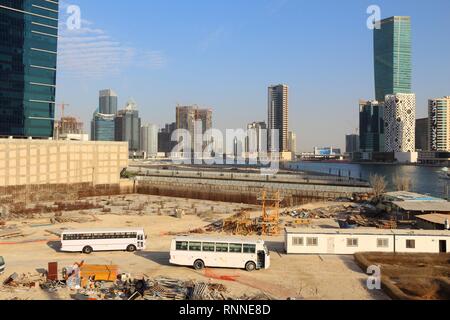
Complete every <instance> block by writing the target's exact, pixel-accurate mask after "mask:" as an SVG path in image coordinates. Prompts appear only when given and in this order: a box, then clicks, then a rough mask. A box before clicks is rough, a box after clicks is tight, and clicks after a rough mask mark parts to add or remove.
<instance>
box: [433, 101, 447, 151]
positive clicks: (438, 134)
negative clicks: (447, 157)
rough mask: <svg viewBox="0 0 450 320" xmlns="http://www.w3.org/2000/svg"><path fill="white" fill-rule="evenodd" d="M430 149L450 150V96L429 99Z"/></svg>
mask: <svg viewBox="0 0 450 320" xmlns="http://www.w3.org/2000/svg"><path fill="white" fill-rule="evenodd" d="M428 130H429V133H428V138H429V140H428V141H429V144H430V145H429V149H430V151H450V96H447V97H444V98H440V99H431V100H429V101H428Z"/></svg>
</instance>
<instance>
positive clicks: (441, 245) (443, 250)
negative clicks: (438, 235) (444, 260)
mask: <svg viewBox="0 0 450 320" xmlns="http://www.w3.org/2000/svg"><path fill="white" fill-rule="evenodd" d="M439 252H440V253H447V240H440V241H439Z"/></svg>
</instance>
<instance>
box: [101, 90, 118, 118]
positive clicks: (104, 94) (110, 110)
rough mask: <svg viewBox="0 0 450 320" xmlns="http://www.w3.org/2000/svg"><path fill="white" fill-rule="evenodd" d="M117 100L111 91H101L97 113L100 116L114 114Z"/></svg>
mask: <svg viewBox="0 0 450 320" xmlns="http://www.w3.org/2000/svg"><path fill="white" fill-rule="evenodd" d="M117 100H118V97H117V94H116V93H115V92H114V91H112V90H111V89H106V90H101V91H100V94H99V109H100V110H99V112H100V113H102V114H116V113H117Z"/></svg>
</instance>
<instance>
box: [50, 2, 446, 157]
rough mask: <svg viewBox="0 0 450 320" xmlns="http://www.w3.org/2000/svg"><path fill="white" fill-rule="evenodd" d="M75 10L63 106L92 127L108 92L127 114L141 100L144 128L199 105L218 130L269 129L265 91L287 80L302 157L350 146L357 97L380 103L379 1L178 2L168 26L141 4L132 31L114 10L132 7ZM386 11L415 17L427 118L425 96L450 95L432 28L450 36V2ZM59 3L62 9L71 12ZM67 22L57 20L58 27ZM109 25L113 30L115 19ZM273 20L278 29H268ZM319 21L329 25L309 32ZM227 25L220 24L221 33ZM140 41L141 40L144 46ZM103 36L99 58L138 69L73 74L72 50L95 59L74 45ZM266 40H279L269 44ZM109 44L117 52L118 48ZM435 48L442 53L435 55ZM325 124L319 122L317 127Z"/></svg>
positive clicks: (63, 68)
mask: <svg viewBox="0 0 450 320" xmlns="http://www.w3.org/2000/svg"><path fill="white" fill-rule="evenodd" d="M64 3H66V4H67V2H66V1H64ZM324 3H327V4H329V7H328V6H326V5H325V6H324V5H323V4H324ZM71 4H77V5H79V6H80V8H81V13H82V19H83V20H88V21H90V22H87V23H86V22H85V23H83V25H82V27H84V28H85V29H82V32H80V34H78V36H77V37H75V38H81V39H78V40H77V41H78V42H76V41H75V43H74V42H73V41H72V46H68V44H67V43H70V41H69V40H70V39H71V38H72V37H74V35H69V36H67V34H65V33H66V31H64V30H62V31H60V33H61V35H62V38H63V41H62V42H61V46H60V51H62V54H61V55H62V56H63V59H60V60H59V67H60V69H59V71H60V72H59V74H58V82H57V86H58V87H57V102H58V103H60V102H62V101H64V102H66V103H69V104H70V107H69V108H68V109H67V110H66V113H67V114H70V115H75V116H79V117H80V118H81V119H82V120H83V122H84V123H85V129H86V131H88V130H87V124H88V123H89V120H90V117H91V116H92V112H93V111H94V110H95V108H96V107H97V105H96V104H97V103H98V102H97V101H98V91H99V90H101V89H105V88H111V89H113V90H115V91H116V92H117V94H118V95H119V108H122V107H123V106H124V105H125V102H126V101H127V100H128V99H129V98H130V97H133V98H134V99H135V100H136V101H137V104H138V107H139V111H140V113H141V117H142V119H143V120H144V122H146V123H154V124H157V125H159V126H161V127H162V126H164V124H165V123H170V122H173V121H174V118H175V107H176V104H177V103H180V104H197V105H199V106H201V107H206V108H209V107H212V108H213V109H214V120H215V121H214V125H215V127H217V128H219V129H225V128H237V127H242V128H245V126H246V124H248V123H251V122H254V121H262V120H263V121H267V119H266V118H267V115H266V112H267V111H266V106H267V96H266V90H267V87H268V86H270V85H272V84H277V83H286V84H287V85H289V87H290V125H289V128H290V130H292V131H294V132H295V133H296V134H297V140H298V143H297V144H298V149H299V151H311V150H312V148H313V147H314V146H328V145H332V146H334V147H340V148H342V149H343V148H344V144H345V135H346V134H350V133H354V132H355V130H356V128H357V127H358V111H359V110H358V101H359V99H373V98H374V74H373V45H372V42H373V31H372V30H369V29H367V27H366V20H367V18H368V17H369V15H368V14H367V13H366V10H367V7H368V6H369V5H370V4H372V3H370V2H369V1H358V2H357V1H350V2H349V3H343V4H339V5H336V4H334V3H331V2H330V1H322V2H321V3H320V5H319V4H311V3H305V2H302V1H297V2H295V1H282V2H279V1H250V2H245V3H238V4H236V2H232V3H231V4H224V3H217V4H213V3H205V2H197V3H195V4H192V5H191V7H190V8H188V7H187V6H186V4H183V3H177V4H176V6H177V9H183V10H175V11H176V12H173V14H174V15H175V16H174V17H171V18H170V19H169V20H167V19H168V18H167V15H168V14H169V13H170V11H171V10H169V9H170V6H169V5H167V4H164V3H161V2H159V1H152V2H151V3H143V4H142V9H143V10H140V11H142V12H144V11H146V10H144V9H146V8H147V9H149V8H151V10H148V12H149V15H150V16H151V17H150V18H148V19H143V13H140V12H137V13H135V14H136V19H133V23H127V22H129V20H127V19H122V21H123V22H120V21H121V20H120V19H117V17H118V13H119V12H123V10H125V9H123V10H121V7H122V5H121V4H112V5H111V4H110V5H109V6H108V7H105V6H102V1H101V0H99V1H97V2H95V3H89V2H87V1H84V0H79V1H71ZM378 4H379V5H380V7H381V10H382V11H381V15H382V16H381V18H386V17H389V16H392V15H411V16H412V36H413V92H415V93H416V94H417V101H418V104H417V109H418V112H417V117H418V118H422V117H425V116H426V114H427V105H428V99H429V98H434V97H441V96H445V95H448V94H449V93H448V92H449V91H450V79H449V77H448V76H446V75H447V74H449V71H450V61H449V60H448V59H447V58H446V57H445V52H448V50H447V49H446V48H448V47H449V46H450V44H448V43H444V42H435V41H432V39H430V38H429V37H428V36H427V35H428V34H429V33H430V32H432V33H433V34H435V35H438V34H439V32H444V33H443V34H445V30H448V29H449V24H450V23H449V22H448V20H446V19H444V18H443V17H444V16H445V14H444V12H445V10H446V9H448V8H450V5H449V4H448V3H447V2H444V1H436V4H434V5H433V8H432V10H431V8H428V7H427V6H426V4H417V5H415V6H414V8H411V7H410V6H408V4H407V2H406V1H397V2H396V3H394V4H391V3H388V2H387V1H378ZM61 7H62V10H65V9H64V8H65V6H64V5H63V6H61ZM231 7H233V8H234V9H233V10H231V9H232V8H231ZM319 7H320V10H319ZM98 8H103V9H106V10H107V11H105V10H103V11H101V10H97V9H98ZM324 8H329V9H330V10H325V11H324ZM200 9H201V10H200ZM238 9H239V10H238ZM196 10H200V12H196ZM447 11H448V10H447ZM180 12H181V13H180ZM344 12H345V16H344V17H346V19H340V20H339V22H338V23H339V25H340V27H339V28H333V25H332V24H333V23H336V19H335V18H333V17H335V16H337V15H341V14H343V13H344ZM105 13H108V14H105ZM308 14H309V15H308ZM176 15H183V16H184V15H189V17H191V19H190V21H189V22H188V23H187V22H185V20H180V21H184V22H183V23H181V25H180V23H176V20H177V19H180V17H177V16H176ZM64 16H65V15H64V14H62V15H61V22H63V21H64ZM105 17H108V19H110V20H113V21H115V23H114V24H111V23H108V19H107V18H105ZM200 17H203V18H202V19H199V18H200ZM268 17H269V18H270V19H271V20H273V23H267V21H268ZM317 17H321V21H323V23H321V24H320V25H316V27H317V28H311V27H310V25H311V23H313V22H314V21H317ZM440 17H442V18H441V19H440ZM197 18H198V19H197ZM244 18H245V19H244ZM166 20H167V21H168V22H165V21H166ZM298 20H300V22H296V21H298ZM117 21H119V22H117ZM61 22H60V23H61ZM167 24H169V25H167ZM86 25H87V27H86ZM220 25H223V27H217V28H215V26H220ZM305 26H306V27H307V28H305ZM144 27H145V28H144ZM143 28H144V29H149V30H155V32H153V33H152V32H149V33H148V34H147V35H142V33H140V32H139V31H141V30H142V29H143ZM312 29H313V30H312ZM133 30H134V32H133ZM280 30H283V31H285V32H284V34H283V35H279V31H280ZM305 30H306V31H305ZM124 34H126V36H125V35H124ZM138 34H140V37H139V38H140V39H137V38H136V37H137V35H138ZM95 35H97V36H98V37H103V39H104V41H102V42H104V44H103V47H102V50H100V51H98V52H102V54H104V56H103V57H105V56H106V57H108V56H109V57H116V58H117V57H122V55H123V56H124V57H130V56H131V57H132V58H130V60H132V61H133V63H131V65H129V63H128V65H127V63H124V64H125V65H127V66H126V67H123V64H120V65H117V66H115V67H117V68H114V70H111V72H109V71H108V72H107V73H106V74H105V73H104V72H105V71H104V69H102V68H101V66H105V65H101V66H99V68H98V70H100V71H102V70H103V71H102V72H103V73H104V74H103V75H99V74H97V75H92V74H91V75H86V74H84V75H83V76H81V77H80V75H76V74H71V73H70V71H71V69H70V63H68V62H67V61H68V60H69V61H70V59H67V57H70V54H71V52H72V51H73V52H72V53H73V54H74V55H75V57H77V59H78V60H77V61H78V64H80V63H81V62H83V61H84V62H86V61H87V62H89V61H92V60H89V59H90V58H89V55H88V54H86V52H85V53H84V54H83V53H82V52H81V53H80V51H79V50H78V51H77V50H75V49H76V48H77V45H78V46H81V45H83V44H84V45H86V44H87V43H88V42H87V41H86V37H90V39H92V37H94V38H95ZM164 35H166V36H164ZM275 35H279V36H278V38H274V36H275ZM319 36H320V37H319ZM337 36H339V37H337ZM108 37H109V39H107V38H108ZM266 38H270V39H271V43H270V44H271V47H269V46H267V43H266V41H265V39H266ZM435 38H436V37H435ZM442 38H443V37H442ZM72 40H73V38H72ZM194 40H195V41H194ZM250 40H251V41H250ZM430 41H432V43H430ZM76 43H78V44H76ZM107 43H109V46H108V44H107ZM111 43H115V44H116V46H115V47H114V46H112V47H111ZM305 43H306V44H307V45H303V44H305ZM439 46H440V47H439ZM431 47H433V48H436V49H439V50H430V48H431ZM93 48H95V47H93ZM127 48H128V49H130V50H126V49H127ZM311 48H314V50H312V49H311ZM69 49H70V50H69ZM110 49H114V50H112V51H113V52H116V53H115V56H111V55H110V53H108V52H109V51H108V50H110ZM181 49H182V50H181ZM76 52H78V56H77V55H76ZM64 57H65V58H64ZM143 57H147V58H143ZM145 59H147V60H146V61H144V60H145ZM269 59H270V60H269ZM104 60H107V59H104ZM109 60H111V61H125V60H126V59H119V60H114V59H109ZM219 61H220V62H219ZM146 63H147V64H146ZM85 64H86V63H85ZM75 65H76V64H75ZM86 65H87V64H86ZM143 65H146V67H144V66H143ZM96 70H97V69H96ZM107 70H108V69H107ZM72 71H73V70H72ZM100 71H98V72H99V73H101V72H100ZM80 78H81V79H83V81H79V80H80ZM193 79H194V80H195V81H194V80H193ZM58 113H59V110H58ZM236 114H239V118H238V120H236ZM217 119H221V121H217ZM317 119H320V122H318V121H314V120H317Z"/></svg>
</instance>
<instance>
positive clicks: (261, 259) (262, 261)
mask: <svg viewBox="0 0 450 320" xmlns="http://www.w3.org/2000/svg"><path fill="white" fill-rule="evenodd" d="M256 268H257V269H265V268H266V252H265V251H258V264H257V266H256Z"/></svg>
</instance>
